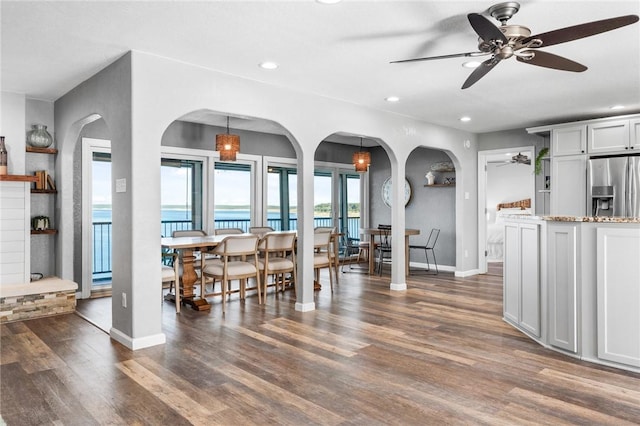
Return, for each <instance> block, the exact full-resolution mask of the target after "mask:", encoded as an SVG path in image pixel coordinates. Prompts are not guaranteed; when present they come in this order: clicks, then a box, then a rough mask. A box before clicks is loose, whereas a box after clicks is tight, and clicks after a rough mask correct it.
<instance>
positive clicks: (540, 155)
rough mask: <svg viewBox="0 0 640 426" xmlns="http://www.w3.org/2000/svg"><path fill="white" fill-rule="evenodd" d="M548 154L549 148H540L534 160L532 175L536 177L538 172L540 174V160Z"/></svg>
mask: <svg viewBox="0 0 640 426" xmlns="http://www.w3.org/2000/svg"><path fill="white" fill-rule="evenodd" d="M548 152H549V148H546V147H545V148H542V149H541V150H540V152H538V155H537V156H536V160H535V163H534V164H535V168H534V173H535V174H536V175H539V174H540V172H542V159H543V158H544V157H545V156H546V155H547V153H548Z"/></svg>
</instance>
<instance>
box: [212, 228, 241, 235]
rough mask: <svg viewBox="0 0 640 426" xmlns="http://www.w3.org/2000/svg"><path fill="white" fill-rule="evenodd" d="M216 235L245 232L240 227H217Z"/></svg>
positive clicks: (214, 232)
mask: <svg viewBox="0 0 640 426" xmlns="http://www.w3.org/2000/svg"><path fill="white" fill-rule="evenodd" d="M213 234H214V235H234V234H244V231H243V230H242V229H240V228H216V229H214V230H213Z"/></svg>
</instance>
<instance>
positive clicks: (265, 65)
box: [258, 61, 278, 70]
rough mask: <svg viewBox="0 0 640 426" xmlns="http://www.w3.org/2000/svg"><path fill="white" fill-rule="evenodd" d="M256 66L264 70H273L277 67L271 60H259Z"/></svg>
mask: <svg viewBox="0 0 640 426" xmlns="http://www.w3.org/2000/svg"><path fill="white" fill-rule="evenodd" d="M258 66H259V67H260V68H262V69H265V70H275V69H276V68H278V64H277V63H275V62H273V61H264V62H260V63H259V64H258Z"/></svg>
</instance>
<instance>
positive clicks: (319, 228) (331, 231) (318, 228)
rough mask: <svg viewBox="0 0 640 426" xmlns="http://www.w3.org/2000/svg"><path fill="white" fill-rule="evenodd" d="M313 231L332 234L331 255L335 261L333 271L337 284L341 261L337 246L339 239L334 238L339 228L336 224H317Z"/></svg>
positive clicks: (332, 260) (333, 261)
mask: <svg viewBox="0 0 640 426" xmlns="http://www.w3.org/2000/svg"><path fill="white" fill-rule="evenodd" d="M313 232H314V233H316V234H318V233H320V234H321V233H327V234H329V235H331V237H330V239H329V241H330V243H331V244H330V245H329V248H330V250H329V257H330V258H331V262H332V263H333V267H332V269H333V271H334V274H335V277H336V284H339V283H340V281H339V280H340V278H339V277H338V269H339V263H340V259H339V258H338V249H337V248H336V246H337V245H338V244H337V240H334V238H336V233H337V232H338V228H337V227H336V226H316V227H315V228H314V229H313Z"/></svg>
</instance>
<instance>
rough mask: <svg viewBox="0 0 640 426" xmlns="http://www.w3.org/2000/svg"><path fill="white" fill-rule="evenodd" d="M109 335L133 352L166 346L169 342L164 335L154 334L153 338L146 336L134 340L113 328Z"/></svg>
mask: <svg viewBox="0 0 640 426" xmlns="http://www.w3.org/2000/svg"><path fill="white" fill-rule="evenodd" d="M109 335H110V336H111V338H112V339H113V340H115V341H116V342H118V343H120V344H122V345H124V346H126V347H127V348H129V349H131V350H132V351H137V350H138V349H144V348H149V347H151V346H157V345H164V344H165V343H166V342H167V337H166V336H165V334H164V333H159V334H154V335H151V336H145V337H140V338H132V337H129V336H127V335H126V334H124V333H123V332H121V331H120V330H118V329H115V328H113V327H111V329H110V330H109Z"/></svg>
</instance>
